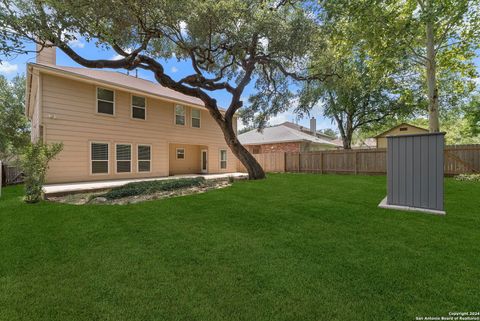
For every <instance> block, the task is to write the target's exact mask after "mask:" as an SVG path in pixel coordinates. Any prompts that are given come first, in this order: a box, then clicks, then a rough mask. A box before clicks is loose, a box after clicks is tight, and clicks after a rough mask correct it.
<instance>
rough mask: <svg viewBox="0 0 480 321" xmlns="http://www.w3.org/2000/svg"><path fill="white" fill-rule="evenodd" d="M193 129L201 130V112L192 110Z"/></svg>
mask: <svg viewBox="0 0 480 321" xmlns="http://www.w3.org/2000/svg"><path fill="white" fill-rule="evenodd" d="M192 127H195V128H200V110H199V109H195V108H192Z"/></svg>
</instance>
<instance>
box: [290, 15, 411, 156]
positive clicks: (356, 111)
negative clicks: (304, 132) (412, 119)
mask: <svg viewBox="0 0 480 321" xmlns="http://www.w3.org/2000/svg"><path fill="white" fill-rule="evenodd" d="M355 30H356V29H355V26H354V25H353V24H351V23H347V22H344V21H335V22H332V23H331V24H330V23H329V24H327V25H325V26H324V28H323V29H321V30H320V32H321V33H320V34H319V35H318V39H319V40H318V41H319V42H322V41H323V42H325V43H326V45H324V46H317V47H315V51H314V52H313V59H312V60H311V62H310V63H311V65H312V66H311V70H312V71H313V72H319V70H325V69H326V68H328V67H330V68H331V69H332V70H333V73H334V74H335V75H336V76H333V77H330V78H329V79H326V80H324V81H310V82H306V83H305V84H304V86H303V88H302V90H301V92H300V104H299V107H298V108H297V111H298V112H303V113H306V112H308V111H309V110H310V109H311V108H312V107H313V106H315V105H320V106H321V108H322V110H323V114H324V116H326V117H328V118H330V119H332V120H333V121H335V122H336V124H337V126H338V130H339V132H340V136H341V137H342V140H343V143H344V147H345V148H350V145H351V141H352V137H353V136H354V134H355V132H357V131H358V130H362V129H365V128H369V127H371V126H376V125H377V124H379V123H385V122H387V121H389V119H394V118H395V117H397V116H400V115H408V114H411V113H412V112H413V110H414V106H415V102H414V101H413V99H412V97H413V96H412V95H408V93H409V91H408V88H406V87H405V84H404V83H403V82H402V77H403V76H404V75H405V73H406V68H405V66H404V60H402V59H399V58H397V60H396V61H395V63H394V59H393V58H391V59H384V57H381V56H376V55H375V53H374V52H373V51H372V50H371V49H370V48H369V47H368V46H366V45H365V41H364V39H362V38H360V37H356V36H355V35H352V34H353V33H354V32H355Z"/></svg>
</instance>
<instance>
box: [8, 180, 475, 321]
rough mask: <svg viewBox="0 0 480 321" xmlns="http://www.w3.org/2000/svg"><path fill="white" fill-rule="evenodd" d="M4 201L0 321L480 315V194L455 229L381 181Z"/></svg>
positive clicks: (449, 187)
mask: <svg viewBox="0 0 480 321" xmlns="http://www.w3.org/2000/svg"><path fill="white" fill-rule="evenodd" d="M3 192H4V193H3V195H2V198H1V199H0V320H2V321H3V320H8V321H14V320H35V321H39V320H45V321H54V320H59V321H67V320H88V321H92V320H112V321H120V320H142V321H145V320H188V321H193V320H208V321H210V320H228V321H232V320H246V321H252V320H262V321H264V320H275V321H277V320H289V321H290V320H299V321H307V320H327V321H331V320H341V321H348V320H355V321H373V320H379V321H386V320H414V318H415V316H441V315H446V314H448V312H449V311H478V310H480V184H478V183H471V182H458V181H454V180H452V179H447V180H446V211H447V216H446V217H439V216H435V215H428V214H417V213H406V212H398V211H388V210H383V209H379V208H377V204H378V203H379V202H380V200H381V199H382V198H383V197H384V196H385V177H383V176H376V177H372V176H334V175H302V174H277V175H270V176H269V178H268V179H267V180H264V181H258V182H248V181H243V182H237V183H235V184H234V185H233V186H232V187H230V188H226V189H222V190H215V191H212V192H208V193H205V194H197V195H192V196H186V197H180V198H174V199H167V200H161V201H151V202H146V203H142V204H136V205H128V206H102V205H86V206H73V205H62V204H52V203H47V202H44V203H41V204H37V205H27V204H23V203H21V196H22V187H21V186H17V187H9V188H6V189H4V190H3Z"/></svg>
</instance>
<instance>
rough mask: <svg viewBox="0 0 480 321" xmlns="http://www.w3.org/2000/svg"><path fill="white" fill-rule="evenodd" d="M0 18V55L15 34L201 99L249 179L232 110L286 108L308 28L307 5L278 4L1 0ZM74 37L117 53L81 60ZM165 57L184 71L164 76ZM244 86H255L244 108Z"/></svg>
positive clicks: (260, 0) (248, 158)
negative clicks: (187, 66)
mask: <svg viewBox="0 0 480 321" xmlns="http://www.w3.org/2000/svg"><path fill="white" fill-rule="evenodd" d="M0 18H1V21H2V24H1V25H0V44H2V49H3V53H4V54H7V55H8V54H15V53H25V52H27V51H28V50H27V49H26V48H25V46H24V44H25V40H29V41H33V42H35V43H39V44H41V45H42V46H52V45H54V46H57V47H58V48H60V50H62V51H63V52H64V53H65V54H67V55H68V56H69V57H70V58H71V59H73V60H74V61H75V62H77V63H79V64H80V65H82V66H85V67H88V68H114V69H119V68H124V69H129V70H131V69H135V68H140V69H145V70H148V71H151V72H152V73H153V75H154V77H155V79H156V80H157V81H158V83H160V84H161V85H163V86H165V87H168V88H171V89H173V90H175V91H178V92H180V93H183V94H186V95H189V96H193V97H197V98H199V99H201V100H202V101H203V103H204V104H205V107H206V108H207V109H208V111H209V113H210V115H211V116H212V117H213V118H214V119H215V121H216V122H217V124H218V125H219V126H220V128H221V130H222V132H223V135H224V137H225V140H226V142H227V144H228V146H229V147H230V149H231V150H232V152H233V153H234V154H235V156H236V157H237V158H238V159H239V160H240V161H241V162H242V163H243V165H245V167H246V168H247V170H248V173H249V177H250V178H251V179H260V178H264V177H265V174H264V171H263V169H262V168H261V166H260V165H259V164H258V162H257V161H256V160H255V158H254V157H253V156H252V155H250V153H249V152H248V151H247V150H246V149H245V148H244V147H243V146H242V145H241V144H240V142H239V141H238V139H237V137H236V134H235V131H234V124H233V120H234V115H235V114H236V113H237V111H239V109H241V108H242V107H243V108H244V109H247V110H250V111H252V112H253V113H255V112H258V111H263V112H265V111H268V112H269V113H276V112H279V111H281V110H282V109H284V108H287V107H288V105H287V104H288V99H289V98H290V96H291V94H290V90H289V85H288V84H289V83H290V82H291V81H300V80H303V79H304V78H305V77H306V76H305V75H304V74H305V72H306V70H305V69H304V68H303V67H304V65H305V61H306V57H307V51H308V48H309V43H310V36H311V35H312V34H313V30H314V29H315V28H316V26H317V22H316V21H314V15H312V14H311V13H310V12H309V11H308V10H307V6H305V5H303V4H302V3H300V2H298V1H288V0H282V1H278V0H202V1H198V0H182V1H178V0H116V1H113V0H112V1H94V0H33V1H32V0H9V1H6V0H5V1H3V2H2V4H1V5H0ZM79 37H83V38H84V39H86V40H87V41H91V42H96V43H97V45H98V46H99V47H105V48H112V49H113V50H115V51H116V52H117V53H118V54H119V55H121V56H122V57H123V58H122V59H119V60H104V59H89V58H86V57H83V56H81V55H80V54H79V53H78V52H76V51H75V49H74V48H72V47H71V46H69V42H70V41H71V40H73V39H77V38H79ZM0 50H1V49H0ZM172 56H175V57H176V58H178V59H181V60H188V61H190V63H191V66H192V70H193V72H192V74H190V75H188V76H186V77H184V78H183V79H180V80H175V79H174V78H173V77H171V75H169V74H168V72H167V71H166V70H165V68H164V66H163V63H162V61H164V60H165V59H168V58H171V57H172ZM309 77H313V78H318V79H322V78H324V77H326V76H325V75H323V74H321V75H320V74H319V75H311V74H310V76H309ZM251 82H254V83H255V89H256V92H255V94H254V95H253V96H252V98H251V99H250V104H249V105H248V106H244V105H243V101H242V95H243V94H244V91H245V88H246V87H247V86H248V85H249V84H250V83H251ZM216 91H225V92H227V93H228V94H229V95H230V103H229V105H228V106H225V107H226V110H225V111H222V110H221V108H220V107H219V106H218V103H217V101H216V99H215V98H214V97H213V95H212V93H213V92H216Z"/></svg>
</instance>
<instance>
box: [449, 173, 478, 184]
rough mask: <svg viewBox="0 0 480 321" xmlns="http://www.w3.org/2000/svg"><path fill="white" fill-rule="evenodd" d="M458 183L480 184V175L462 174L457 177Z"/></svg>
mask: <svg viewBox="0 0 480 321" xmlns="http://www.w3.org/2000/svg"><path fill="white" fill-rule="evenodd" d="M455 180H457V181H465V182H480V174H460V175H457V176H455Z"/></svg>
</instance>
